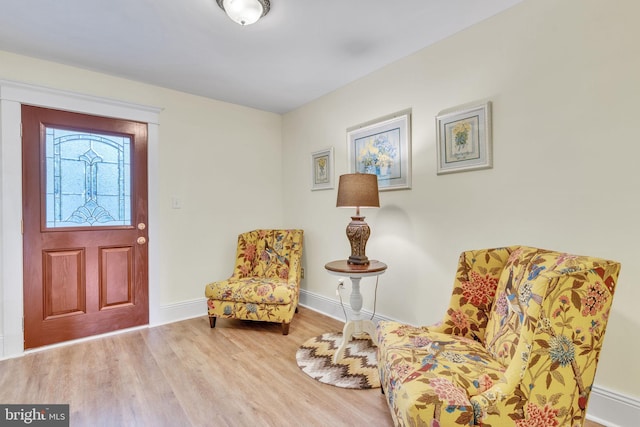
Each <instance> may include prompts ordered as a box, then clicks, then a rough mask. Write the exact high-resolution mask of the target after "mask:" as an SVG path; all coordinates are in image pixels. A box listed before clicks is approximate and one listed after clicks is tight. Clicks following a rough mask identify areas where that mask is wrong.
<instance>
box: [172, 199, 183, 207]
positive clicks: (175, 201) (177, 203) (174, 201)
mask: <svg viewBox="0 0 640 427" xmlns="http://www.w3.org/2000/svg"><path fill="white" fill-rule="evenodd" d="M171 209H182V201H181V200H180V198H179V197H177V196H171Z"/></svg>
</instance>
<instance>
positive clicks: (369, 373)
mask: <svg viewBox="0 0 640 427" xmlns="http://www.w3.org/2000/svg"><path fill="white" fill-rule="evenodd" d="M341 343H342V333H340V332H329V333H326V334H322V335H320V336H317V337H314V338H311V339H309V340H307V342H305V343H304V344H302V346H301V347H300V348H299V349H298V351H297V352H296V361H297V362H298V366H299V367H300V369H302V372H304V373H305V374H307V375H309V376H310V377H311V378H313V379H315V380H317V381H320V382H321V383H324V384H331V385H334V386H336V387H342V388H353V389H368V388H377V387H380V378H379V377H378V362H377V359H376V347H374V346H373V345H372V344H371V340H369V339H365V340H359V339H358V340H356V339H354V340H351V342H350V343H349V344H347V348H346V349H345V352H344V358H343V359H342V360H340V361H338V363H335V364H334V363H333V361H332V358H333V355H334V353H335V352H336V350H337V349H338V347H339V346H340V344H341Z"/></svg>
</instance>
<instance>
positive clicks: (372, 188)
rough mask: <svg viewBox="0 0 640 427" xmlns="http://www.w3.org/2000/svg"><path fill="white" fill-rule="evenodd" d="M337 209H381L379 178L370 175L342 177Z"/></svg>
mask: <svg viewBox="0 0 640 427" xmlns="http://www.w3.org/2000/svg"><path fill="white" fill-rule="evenodd" d="M336 207H339V208H347V207H348V208H379V207H380V199H379V197H378V176H377V175H374V174H370V173H350V174H346V175H341V176H340V182H339V183H338V200H337V202H336Z"/></svg>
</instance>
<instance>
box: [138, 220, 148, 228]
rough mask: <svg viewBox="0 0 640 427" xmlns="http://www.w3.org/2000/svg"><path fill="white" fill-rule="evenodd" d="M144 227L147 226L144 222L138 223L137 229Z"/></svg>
mask: <svg viewBox="0 0 640 427" xmlns="http://www.w3.org/2000/svg"><path fill="white" fill-rule="evenodd" d="M145 228H147V225H146V224H145V223H144V222H141V223H139V224H138V230H144V229H145Z"/></svg>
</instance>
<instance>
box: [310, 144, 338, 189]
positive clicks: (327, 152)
mask: <svg viewBox="0 0 640 427" xmlns="http://www.w3.org/2000/svg"><path fill="white" fill-rule="evenodd" d="M331 188H333V147H331V148H326V149H324V150H320V151H316V152H314V153H311V190H312V191H313V190H329V189H331Z"/></svg>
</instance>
